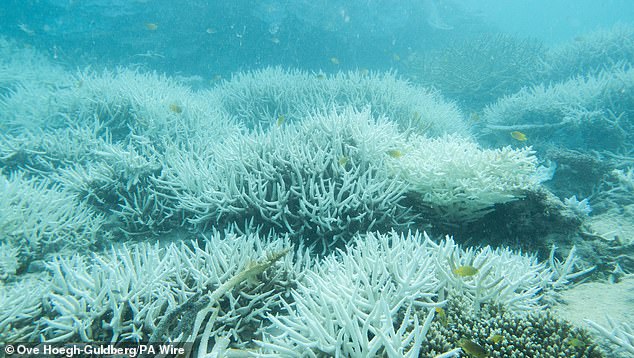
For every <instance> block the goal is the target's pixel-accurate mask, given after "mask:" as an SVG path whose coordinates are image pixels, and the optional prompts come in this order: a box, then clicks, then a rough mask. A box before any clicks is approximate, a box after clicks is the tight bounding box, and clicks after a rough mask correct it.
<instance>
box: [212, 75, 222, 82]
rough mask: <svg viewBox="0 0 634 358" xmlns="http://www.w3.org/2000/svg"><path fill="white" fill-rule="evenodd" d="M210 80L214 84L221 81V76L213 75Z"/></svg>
mask: <svg viewBox="0 0 634 358" xmlns="http://www.w3.org/2000/svg"><path fill="white" fill-rule="evenodd" d="M211 79H212V80H214V81H216V82H218V81H222V75H214V76H213V77H212V78H211Z"/></svg>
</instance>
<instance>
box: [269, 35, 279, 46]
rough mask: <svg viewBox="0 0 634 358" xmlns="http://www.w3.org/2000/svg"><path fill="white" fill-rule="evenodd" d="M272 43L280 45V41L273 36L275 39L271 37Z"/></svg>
mask: <svg viewBox="0 0 634 358" xmlns="http://www.w3.org/2000/svg"><path fill="white" fill-rule="evenodd" d="M271 42H272V43H274V44H276V45H277V44H279V43H280V39H278V38H277V37H275V36H273V37H271Z"/></svg>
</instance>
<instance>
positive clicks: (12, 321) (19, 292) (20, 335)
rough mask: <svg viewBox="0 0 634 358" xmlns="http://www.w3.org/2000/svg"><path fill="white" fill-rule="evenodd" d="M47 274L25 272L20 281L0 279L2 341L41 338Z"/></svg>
mask: <svg viewBox="0 0 634 358" xmlns="http://www.w3.org/2000/svg"><path fill="white" fill-rule="evenodd" d="M49 278H50V277H48V275H41V276H38V275H26V276H25V277H22V278H21V279H20V280H19V281H15V282H12V283H7V284H5V283H3V282H1V281H0V343H6V342H26V341H28V342H32V341H36V340H37V339H39V333H40V332H39V328H40V325H39V323H38V321H39V319H40V317H41V314H42V302H43V298H44V296H45V295H46V294H47V293H48V292H49V290H50V283H49V282H48V279H49Z"/></svg>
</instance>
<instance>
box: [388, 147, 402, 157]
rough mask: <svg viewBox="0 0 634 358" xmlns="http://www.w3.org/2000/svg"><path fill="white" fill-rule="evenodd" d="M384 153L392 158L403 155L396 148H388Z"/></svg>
mask: <svg viewBox="0 0 634 358" xmlns="http://www.w3.org/2000/svg"><path fill="white" fill-rule="evenodd" d="M386 153H387V155H389V156H390V157H392V158H400V157H402V156H403V152H401V151H400V150H398V149H390V150H388V151H387V152H386Z"/></svg>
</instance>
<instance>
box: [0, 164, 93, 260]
mask: <svg viewBox="0 0 634 358" xmlns="http://www.w3.org/2000/svg"><path fill="white" fill-rule="evenodd" d="M0 186H1V187H2V188H3V190H1V191H0V207H1V208H2V210H3V214H2V216H0V237H1V238H2V242H4V243H6V244H8V245H10V246H11V247H13V248H14V249H17V250H19V252H20V255H19V258H18V261H19V264H20V265H25V264H27V263H28V262H29V261H31V260H33V259H39V258H43V257H45V256H48V255H51V254H52V253H55V252H58V251H59V250H62V249H64V248H72V249H82V248H83V249H86V248H87V247H89V246H90V245H93V244H95V243H96V242H97V239H98V237H99V235H100V234H101V227H102V225H103V224H104V217H103V216H102V215H99V214H97V213H96V212H95V211H94V210H92V208H91V207H89V206H88V205H85V204H84V203H80V202H77V201H75V200H72V199H70V200H69V197H71V198H72V194H70V193H69V192H68V191H67V190H65V189H64V188H62V187H61V186H60V185H58V184H53V183H51V182H50V181H47V180H36V179H26V178H24V176H23V175H20V174H16V175H14V176H12V177H10V178H7V177H5V176H3V175H0Z"/></svg>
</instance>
